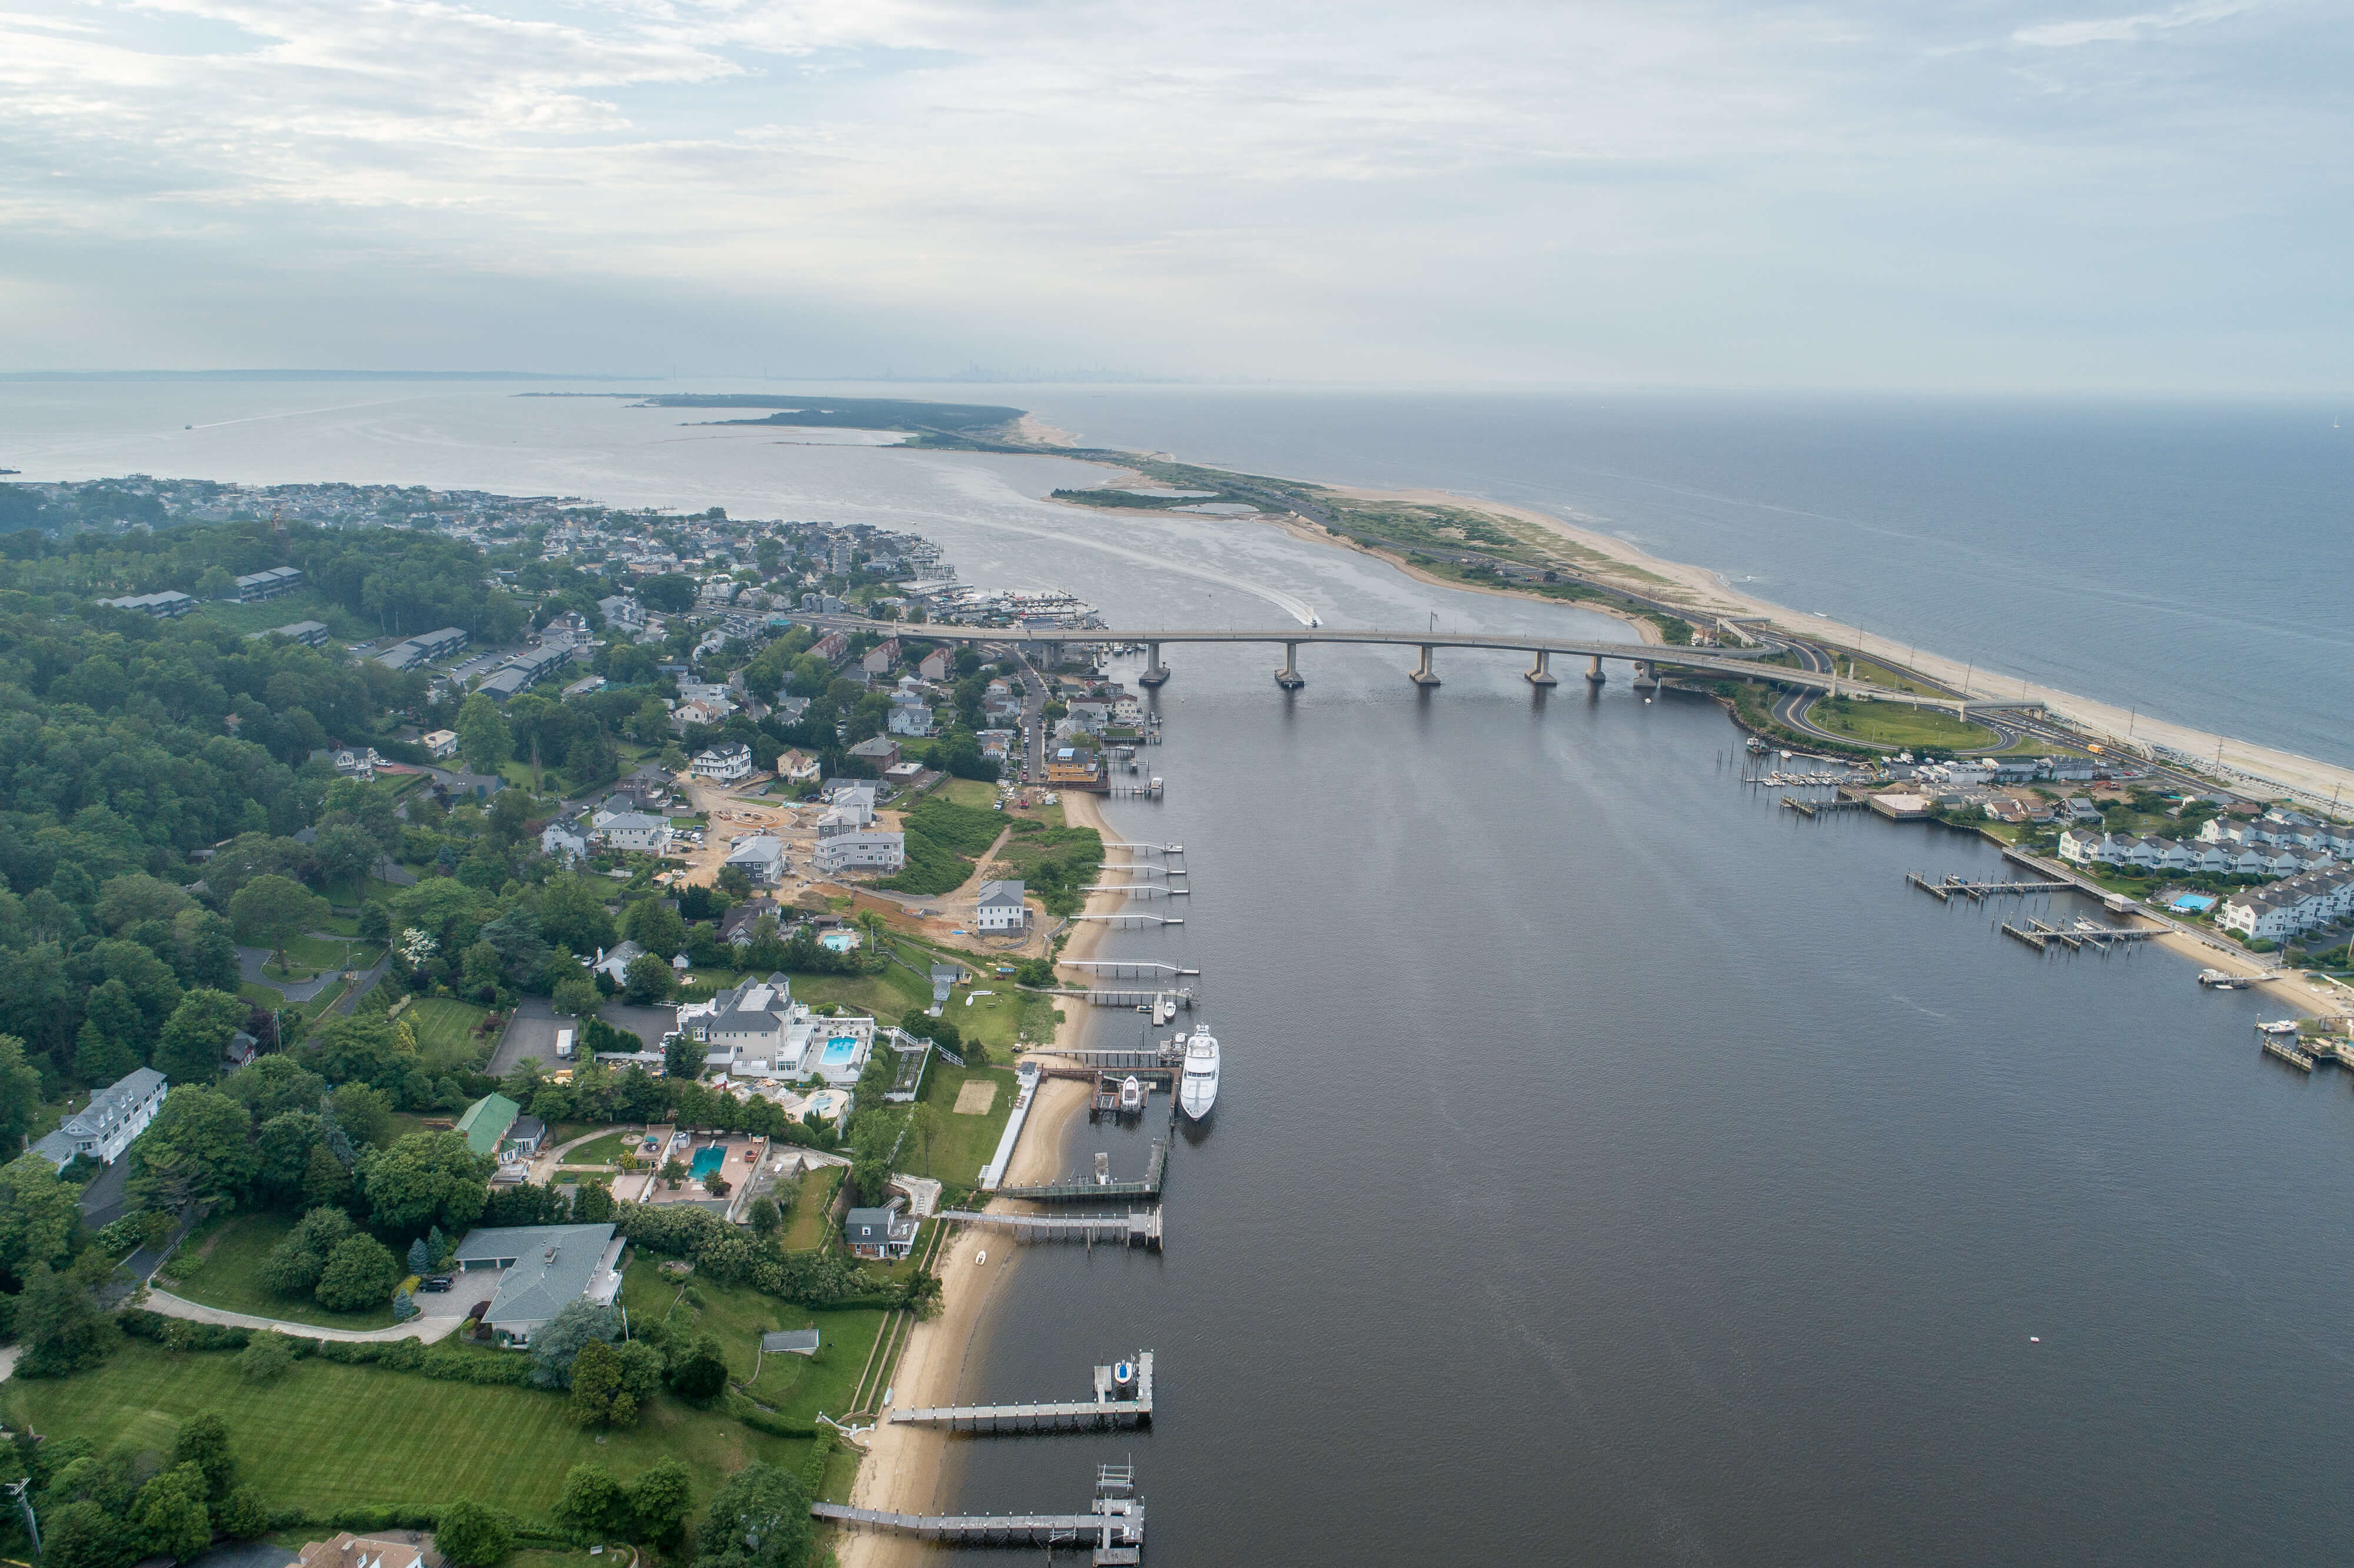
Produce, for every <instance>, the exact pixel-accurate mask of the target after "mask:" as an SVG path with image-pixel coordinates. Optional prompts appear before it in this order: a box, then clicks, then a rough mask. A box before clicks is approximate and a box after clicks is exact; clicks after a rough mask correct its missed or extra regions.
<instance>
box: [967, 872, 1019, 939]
mask: <svg viewBox="0 0 2354 1568" xmlns="http://www.w3.org/2000/svg"><path fill="white" fill-rule="evenodd" d="M973 923H974V924H975V925H976V926H978V927H980V928H981V930H983V931H1024V930H1027V929H1029V927H1030V909H1029V906H1027V905H1025V904H1024V903H1023V901H1022V885H1021V884H1020V883H1018V882H984V883H982V884H981V905H980V907H979V908H978V909H977V910H975V911H974V914H973Z"/></svg>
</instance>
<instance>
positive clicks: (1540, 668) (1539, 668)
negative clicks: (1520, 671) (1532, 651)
mask: <svg viewBox="0 0 2354 1568" xmlns="http://www.w3.org/2000/svg"><path fill="white" fill-rule="evenodd" d="M1552 663H1553V654H1552V653H1551V652H1549V651H1547V650H1545V649H1543V648H1540V649H1538V650H1537V662H1535V663H1533V664H1532V665H1530V666H1529V672H1528V675H1527V680H1528V683H1529V684H1530V685H1532V686H1558V685H1560V684H1561V681H1560V679H1559V678H1558V677H1556V676H1555V675H1554V674H1553V670H1552V668H1551V666H1552Z"/></svg>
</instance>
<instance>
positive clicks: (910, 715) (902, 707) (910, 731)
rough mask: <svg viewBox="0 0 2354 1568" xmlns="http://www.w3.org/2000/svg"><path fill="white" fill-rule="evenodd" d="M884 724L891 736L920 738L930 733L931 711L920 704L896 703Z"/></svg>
mask: <svg viewBox="0 0 2354 1568" xmlns="http://www.w3.org/2000/svg"><path fill="white" fill-rule="evenodd" d="M884 724H885V727H886V728H888V729H889V730H890V732H891V733H892V734H893V735H901V736H916V737H920V736H927V735H929V734H931V733H932V710H931V709H930V708H928V707H926V706H925V705H923V704H921V703H896V704H894V705H892V708H891V716H890V717H889V718H887V719H885V721H884Z"/></svg>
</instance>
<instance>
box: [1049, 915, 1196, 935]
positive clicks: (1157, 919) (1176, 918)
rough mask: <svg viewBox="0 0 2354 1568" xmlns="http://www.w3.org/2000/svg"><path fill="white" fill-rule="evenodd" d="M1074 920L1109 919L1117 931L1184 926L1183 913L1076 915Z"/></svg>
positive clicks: (1073, 917)
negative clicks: (1147, 927) (1148, 927)
mask: <svg viewBox="0 0 2354 1568" xmlns="http://www.w3.org/2000/svg"><path fill="white" fill-rule="evenodd" d="M1071 918H1072V919H1074V920H1108V921H1109V922H1111V927H1112V929H1113V930H1115V931H1129V930H1139V929H1141V928H1142V927H1146V926H1182V925H1183V924H1184V923H1185V917H1184V916H1182V915H1074V916H1071Z"/></svg>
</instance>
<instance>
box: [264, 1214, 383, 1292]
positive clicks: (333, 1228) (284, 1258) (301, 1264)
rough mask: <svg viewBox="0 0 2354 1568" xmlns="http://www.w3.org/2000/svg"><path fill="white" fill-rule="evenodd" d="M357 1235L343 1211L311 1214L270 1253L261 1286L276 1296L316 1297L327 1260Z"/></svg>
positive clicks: (348, 1216)
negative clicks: (314, 1294)
mask: <svg viewBox="0 0 2354 1568" xmlns="http://www.w3.org/2000/svg"><path fill="white" fill-rule="evenodd" d="M357 1234H359V1227H358V1226H357V1225H355V1224H352V1217H351V1216H350V1215H349V1214H347V1213H344V1212H343V1210H341V1209H330V1208H318V1209H313V1210H312V1211H311V1212H310V1213H307V1214H305V1215H303V1216H302V1223H301V1224H297V1225H296V1226H295V1227H294V1228H293V1229H292V1230H291V1231H289V1232H288V1233H287V1234H286V1239H285V1240H284V1241H282V1242H280V1243H279V1244H278V1245H276V1246H275V1247H273V1248H271V1249H270V1261H269V1262H267V1263H265V1264H263V1265H262V1266H261V1283H262V1284H263V1285H265V1286H267V1287H269V1289H270V1292H271V1293H272V1294H273V1295H278V1296H309V1295H311V1294H313V1292H314V1291H316V1290H317V1289H318V1287H319V1279H320V1277H321V1276H322V1275H323V1274H324V1273H325V1272H326V1269H327V1259H328V1256H329V1255H331V1254H333V1253H334V1250H335V1249H336V1248H337V1247H338V1246H340V1245H343V1244H344V1243H345V1242H346V1241H348V1240H350V1239H351V1238H352V1237H353V1236H355V1235H357ZM379 1250H381V1249H379ZM386 1288H387V1290H389V1289H390V1288H391V1287H390V1286H387V1287H386Z"/></svg>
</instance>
